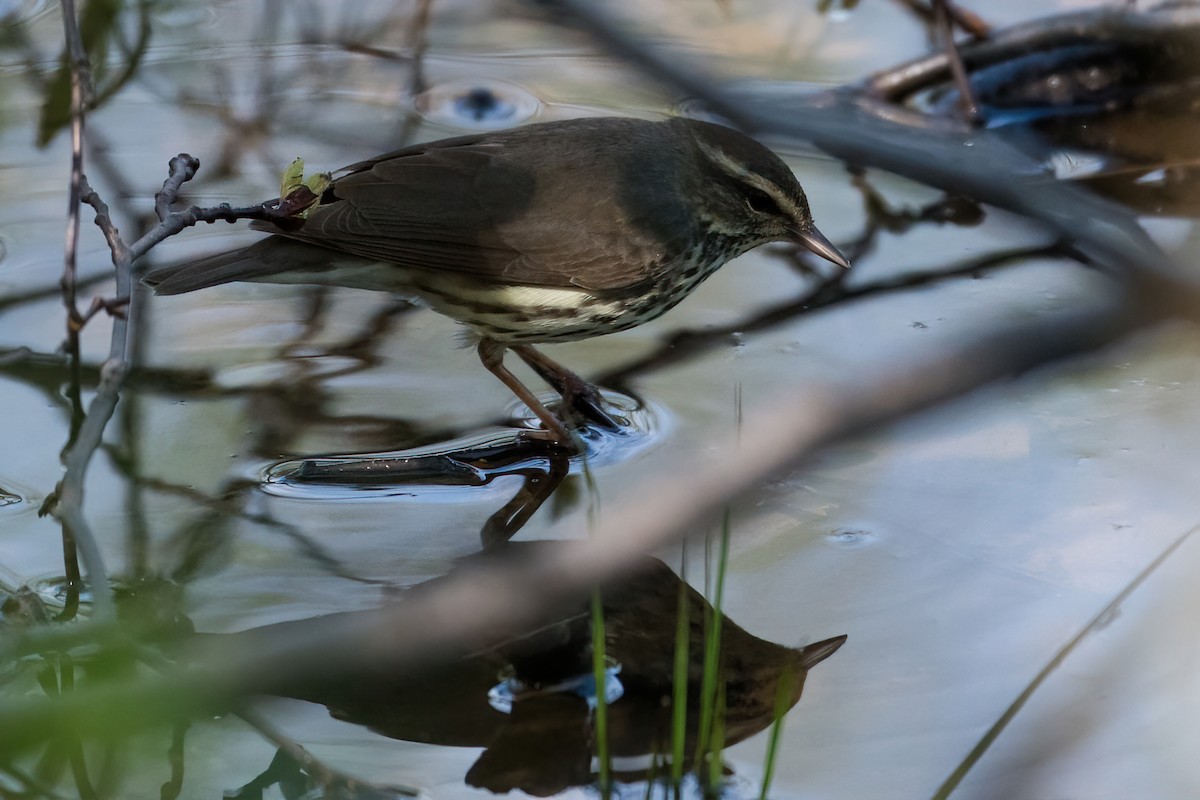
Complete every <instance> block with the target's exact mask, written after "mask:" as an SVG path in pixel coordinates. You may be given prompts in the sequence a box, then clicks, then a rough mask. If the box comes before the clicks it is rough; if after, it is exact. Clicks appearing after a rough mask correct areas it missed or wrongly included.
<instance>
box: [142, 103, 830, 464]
mask: <svg viewBox="0 0 1200 800" xmlns="http://www.w3.org/2000/svg"><path fill="white" fill-rule="evenodd" d="M293 223H294V224H293ZM251 227H253V228H255V229H257V230H263V231H267V232H269V233H271V234H273V235H272V236H270V237H268V238H266V239H264V240H262V241H260V242H257V243H255V244H253V245H250V246H249V247H245V248H242V249H239V250H234V251H231V252H227V253H221V254H219V255H214V256H209V257H208V258H202V259H200V260H198V261H192V262H190V263H186V264H182V265H176V266H171V267H166V268H163V269H160V270H156V271H154V272H152V273H150V274H149V275H148V276H147V277H146V279H145V282H146V283H148V284H150V285H151V286H153V287H154V288H155V290H156V291H157V293H158V294H180V293H182V292H190V291H194V290H196V289H203V288H206V287H208V286H216V285H218V284H222V283H229V282H232V281H265V282H270V283H310V284H327V285H334V286H349V287H357V288H364V289H375V290H379V291H389V292H396V293H401V294H405V295H409V296H414V295H415V296H416V297H419V298H421V299H422V300H424V301H425V302H426V303H427V304H428V305H430V306H431V307H432V308H433V309H434V310H436V311H439V312H441V313H442V314H445V315H446V316H449V317H452V318H454V319H456V320H459V321H460V322H462V323H464V324H465V325H466V326H467V327H468V328H469V329H470V331H471V332H472V333H473V334H474V335H475V336H477V337H478V348H479V356H480V358H481V360H482V361H483V363H484V365H485V366H486V367H487V368H488V369H489V370H490V371H491V372H492V373H493V374H495V375H496V376H497V377H498V378H499V379H500V380H501V381H503V382H504V383H505V385H507V386H508V387H509V388H510V389H512V391H513V392H514V393H515V394H516V395H517V396H518V397H519V398H520V399H521V400H522V401H523V402H524V403H525V404H526V405H528V406H529V408H530V409H531V410H532V411H533V412H534V413H535V414H537V416H538V417H539V418H540V419H541V421H542V423H543V424H544V425H545V427H546V429H547V432H546V434H545V435H546V436H547V438H550V439H552V440H555V441H560V442H564V443H565V442H566V441H567V440H568V434H567V430H566V428H565V427H564V425H563V424H562V423H561V422H560V421H559V420H558V419H557V418H556V417H555V416H554V415H553V414H551V413H550V412H549V411H548V410H547V409H546V408H545V407H544V406H543V405H542V404H541V403H540V402H539V401H538V400H537V398H536V397H534V395H533V393H532V392H530V391H529V389H527V388H526V387H525V386H524V385H523V384H522V383H521V382H520V381H519V380H518V379H517V378H516V376H515V375H513V374H512V373H511V372H509V370H508V369H507V368H506V367H505V366H504V363H503V359H504V351H505V350H506V349H512V350H513V351H514V352H516V353H517V355H518V356H520V357H521V358H522V359H524V360H525V361H526V362H528V363H529V364H530V366H532V367H533V368H534V369H535V370H537V371H538V372H539V373H540V374H542V375H543V376H551V378H552V380H553V381H554V382H555V383H557V384H558V388H559V390H560V391H562V392H564V395H565V394H566V393H567V392H569V391H578V390H579V387H580V386H586V384H583V383H582V381H580V379H578V378H576V377H575V376H574V375H573V374H572V373H570V372H569V371H567V370H565V369H563V368H562V367H559V366H558V365H557V364H555V363H554V362H553V361H551V360H550V359H548V358H546V357H545V356H544V355H542V354H541V353H539V352H538V351H536V350H534V349H533V347H532V345H534V344H537V343H541V342H568V341H573V340H577V339H586V338H589V337H592V336H599V335H602V334H606V333H613V332H615V331H621V330H625V329H627V328H632V327H634V326H635V325H640V324H642V323H643V322H647V321H649V320H652V319H654V318H656V317H658V316H659V315H661V314H663V313H664V312H666V311H667V310H668V309H670V308H672V307H673V306H674V305H675V304H676V303H678V302H679V301H681V300H682V299H683V298H684V297H686V296H687V295H688V294H689V293H690V292H691V291H692V290H693V289H695V288H696V286H698V285H699V284H700V282H701V281H703V280H704V279H705V278H707V277H708V276H709V275H711V274H712V273H713V272H714V271H716V270H717V269H718V268H719V267H721V266H722V265H723V264H725V262H726V261H729V260H730V259H731V258H734V257H735V256H738V255H741V254H742V253H745V252H746V251H748V250H750V249H752V248H754V247H757V246H758V245H761V244H765V243H767V242H775V241H786V242H795V243H797V244H800V245H802V246H804V247H806V248H808V249H809V250H811V251H812V252H814V253H816V254H817V255H819V256H821V257H822V258H825V259H828V260H829V261H832V262H833V263H834V264H838V265H840V266H842V267H849V266H850V264H849V262H848V261H847V260H846V258H845V256H843V255H842V254H841V253H839V252H838V250H837V248H835V247H834V246H833V245H832V244H831V243H830V242H829V240H828V239H826V238H825V237H824V236H823V235H822V234H821V233H820V231H818V230H817V228H816V227H815V225H814V224H813V219H812V213H811V212H810V211H809V207H808V201H807V200H806V198H805V196H804V191H803V190H802V189H801V188H800V184H799V182H797V180H796V177H795V176H794V175H793V174H792V171H791V170H790V169H788V167H787V165H786V164H784V163H783V161H782V160H780V159H779V157H778V156H776V155H775V154H774V153H772V152H771V151H770V150H768V149H767V148H766V147H764V146H762V145H761V144H759V143H758V142H756V141H754V140H753V139H751V138H749V137H747V136H744V135H743V134H741V133H738V132H737V131H734V130H732V129H730V128H726V127H723V126H720V125H714V124H712V123H708V122H699V121H696V120H690V119H668V120H665V121H659V122H652V121H646V120H637V119H624V118H615V117H609V118H594V119H573V120H565V121H562V122H545V123H540V124H535V125H528V126H525V127H521V128H514V129H512V130H506V131H499V132H491V133H478V134H472V135H469V136H460V137H456V138H452V139H443V140H440V141H436V142H429V143H427V144H419V145H414V146H412V147H405V148H403V149H401V150H397V151H395V152H392V153H387V154H385V155H382V156H379V157H377V158H373V159H370V160H368V161H362V162H360V163H358V164H354V165H351V166H349V167H346V168H345V169H343V170H340V171H339V172H338V173H335V175H334V180H333V181H332V183H330V184H329V185H328V187H327V188H325V189H324V190H323V191H322V193H321V195H320V198H319V200H318V202H317V203H316V205H315V206H313V207H312V208H311V209H310V210H309V211H308V212H307V216H306V217H304V218H303V219H301V218H299V217H297V218H295V219H288V220H284V221H281V222H279V223H271V222H255V223H252V226H251ZM564 399H566V398H565V397H564Z"/></svg>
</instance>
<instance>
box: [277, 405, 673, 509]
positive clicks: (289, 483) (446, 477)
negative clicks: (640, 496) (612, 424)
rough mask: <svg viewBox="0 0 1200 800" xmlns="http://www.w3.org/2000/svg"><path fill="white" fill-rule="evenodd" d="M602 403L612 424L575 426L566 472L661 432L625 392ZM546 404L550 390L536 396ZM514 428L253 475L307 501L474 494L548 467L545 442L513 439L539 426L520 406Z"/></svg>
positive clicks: (611, 458)
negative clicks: (579, 446)
mask: <svg viewBox="0 0 1200 800" xmlns="http://www.w3.org/2000/svg"><path fill="white" fill-rule="evenodd" d="M602 394H603V396H604V401H605V410H606V411H607V412H608V413H609V415H610V416H611V417H612V418H613V419H614V421H616V422H617V424H618V425H619V427H618V429H617V430H608V429H604V428H599V427H593V426H589V427H586V428H584V429H583V431H582V432H581V433H580V438H581V439H582V440H583V443H584V446H585V452H584V453H583V454H581V455H575V456H571V457H570V458H569V459H568V467H567V468H568V471H569V473H579V472H582V471H583V470H584V468H585V465H586V468H587V469H591V470H594V469H597V468H600V467H604V466H607V465H610V464H614V463H619V462H623V461H627V460H629V459H631V458H633V457H634V456H636V455H637V454H638V453H640V452H642V451H644V450H646V449H647V448H649V447H651V446H652V445H653V444H654V443H655V442H657V441H659V440H660V439H661V438H662V437H663V436H664V435H665V432H666V429H667V426H666V425H665V424H664V420H665V419H666V416H665V415H664V414H663V412H662V411H661V410H660V409H657V408H654V407H650V406H647V405H646V404H645V403H642V402H640V401H638V400H636V399H634V398H632V397H628V396H626V395H623V394H619V393H617V392H611V391H603V392H602ZM539 399H542V400H543V401H545V402H546V403H547V405H550V406H551V407H553V403H552V402H551V401H552V399H556V396H555V398H551V397H544V398H539ZM514 416H516V424H517V425H518V426H520V427H519V428H518V429H517V430H514V429H512V428H499V429H498V428H492V429H489V430H486V431H482V432H479V433H476V434H473V435H471V436H465V437H462V438H460V439H456V440H454V441H451V442H443V443H440V444H436V445H430V446H427V447H419V448H413V449H410V450H402V451H392V452H384V453H358V454H349V455H332V456H321V457H312V458H306V459H300V460H292V461H284V462H280V463H277V464H273V465H271V466H269V467H267V468H266V469H265V470H264V471H263V472H262V474H261V476H260V480H261V483H262V489H263V491H264V492H266V493H268V494H272V495H277V496H281V497H292V498H302V499H310V500H350V499H353V500H361V499H363V498H365V497H370V496H372V495H374V496H379V497H388V498H396V497H411V498H420V499H421V500H426V501H427V500H434V499H439V498H441V499H451V500H452V499H461V497H462V494H463V492H464V491H465V492H471V493H473V494H474V493H478V491H479V487H483V486H487V485H488V484H491V483H492V482H493V481H495V480H496V479H498V478H502V477H505V476H510V475H523V476H527V475H529V474H530V473H532V472H547V473H548V472H549V471H550V470H551V465H550V457H549V455H548V454H547V453H546V451H545V449H544V446H540V445H537V444H533V445H531V444H530V443H528V442H526V443H524V444H522V443H520V442H518V441H517V437H518V435H519V433H520V431H522V430H534V429H536V428H537V427H538V422H537V418H536V417H534V416H533V414H532V413H531V412H529V410H528V409H526V408H525V407H524V406H523V405H519V404H518V407H517V408H516V409H515V411H514Z"/></svg>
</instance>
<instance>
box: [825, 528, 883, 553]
mask: <svg viewBox="0 0 1200 800" xmlns="http://www.w3.org/2000/svg"><path fill="white" fill-rule="evenodd" d="M878 540H879V534H877V533H875V532H874V531H871V530H868V529H866V528H860V527H843V528H835V529H834V530H832V531H829V532H828V533H826V534H825V541H826V542H828V543H829V544H831V545H833V546H834V547H840V548H842V549H843V550H856V549H858V548H860V547H869V546H871V545H872V544H874V543H875V542H876V541H878Z"/></svg>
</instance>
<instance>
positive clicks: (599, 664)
mask: <svg viewBox="0 0 1200 800" xmlns="http://www.w3.org/2000/svg"><path fill="white" fill-rule="evenodd" d="M605 662H606V659H605V647H604V605H603V604H602V602H601V600H600V590H599V589H593V590H592V677H593V678H594V680H595V681H596V711H595V728H596V758H597V760H598V761H599V762H600V794H601V796H602V797H603V798H604V799H605V800H608V798H609V797H611V793H612V759H611V754H610V753H609V749H608V703H607V702H606V701H605V697H604V695H605V686H604V683H605V670H606V667H607V664H606V663H605Z"/></svg>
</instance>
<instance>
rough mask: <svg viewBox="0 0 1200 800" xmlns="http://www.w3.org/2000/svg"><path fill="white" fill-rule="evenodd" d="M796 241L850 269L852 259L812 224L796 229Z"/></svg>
mask: <svg viewBox="0 0 1200 800" xmlns="http://www.w3.org/2000/svg"><path fill="white" fill-rule="evenodd" d="M796 243H797V244H800V245H803V246H804V247H805V248H807V249H808V250H810V251H812V252H814V253H816V254H817V255H819V256H820V257H821V258H823V259H825V260H826V261H831V262H833V263H834V264H837V265H838V266H839V267H841V268H842V269H850V259H848V258H846V257H845V256H844V255H842V253H841V251H840V250H838V249H837V248H836V247H834V246H833V242H831V241H829V240H828V239H826V238H825V234H823V233H821V232H820V231H819V230H817V229H816V228H814V227H812V226H811V225H810V226H809V227H808V228H806V229H804V230H799V231H796Z"/></svg>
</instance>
